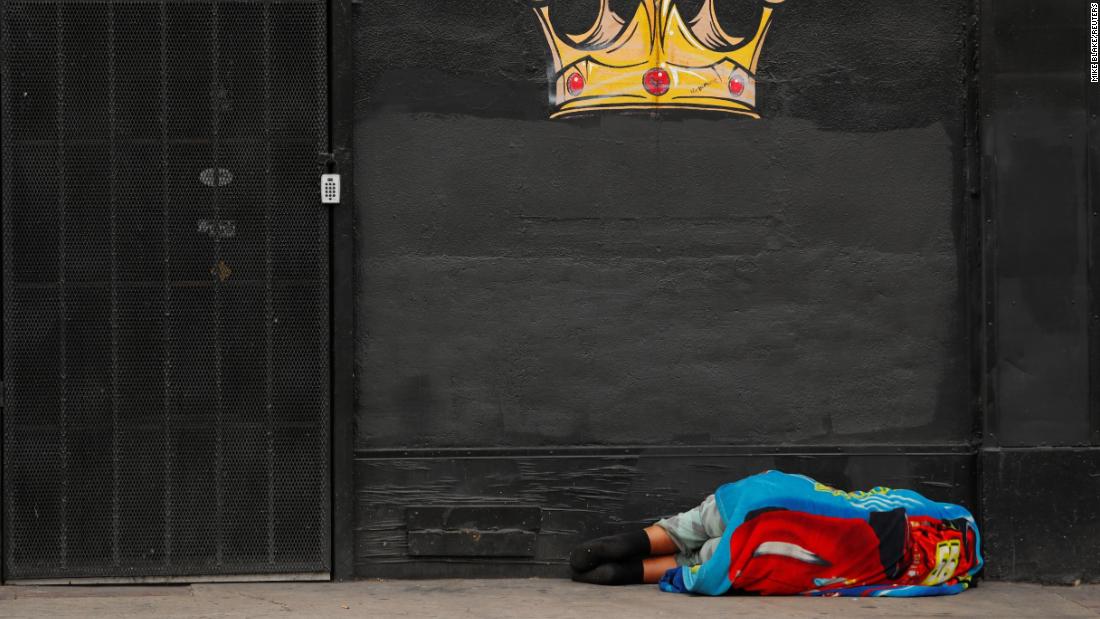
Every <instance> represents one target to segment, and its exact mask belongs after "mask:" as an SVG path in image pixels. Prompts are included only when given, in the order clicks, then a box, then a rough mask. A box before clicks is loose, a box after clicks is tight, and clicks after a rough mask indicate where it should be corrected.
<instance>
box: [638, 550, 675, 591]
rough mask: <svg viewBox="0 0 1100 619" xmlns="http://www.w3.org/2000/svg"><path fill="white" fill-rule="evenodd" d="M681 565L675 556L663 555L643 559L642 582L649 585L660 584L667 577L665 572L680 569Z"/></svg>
mask: <svg viewBox="0 0 1100 619" xmlns="http://www.w3.org/2000/svg"><path fill="white" fill-rule="evenodd" d="M679 565H680V564H679V563H677V562H676V557H675V556H674V555H663V556H660V557H650V558H648V559H643V560H642V572H643V573H642V582H644V583H645V584H647V585H652V584H656V583H659V582H661V577H662V576H664V575H665V572H667V571H669V570H671V569H674V568H676V567H679Z"/></svg>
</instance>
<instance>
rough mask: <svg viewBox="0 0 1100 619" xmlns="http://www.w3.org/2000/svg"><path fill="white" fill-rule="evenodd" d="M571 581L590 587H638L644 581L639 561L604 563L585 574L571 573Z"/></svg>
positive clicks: (643, 569)
mask: <svg viewBox="0 0 1100 619" xmlns="http://www.w3.org/2000/svg"><path fill="white" fill-rule="evenodd" d="M573 580H574V581H576V582H585V583H588V584H590V585H640V584H642V582H644V580H645V568H644V567H643V566H642V562H641V561H626V562H622V563H604V564H603V565H598V566H596V567H595V568H593V569H591V570H588V571H587V572H573Z"/></svg>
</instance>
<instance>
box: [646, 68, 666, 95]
mask: <svg viewBox="0 0 1100 619" xmlns="http://www.w3.org/2000/svg"><path fill="white" fill-rule="evenodd" d="M670 84H672V78H671V77H669V75H668V71H665V70H664V69H662V68H660V67H657V68H653V69H650V70H648V71H646V72H645V75H643V76H642V86H644V87H645V90H646V92H648V93H649V94H651V95H653V96H655V97H659V96H661V95H663V94H665V93H666V92H668V88H669V85H670Z"/></svg>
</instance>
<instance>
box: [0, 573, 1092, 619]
mask: <svg viewBox="0 0 1100 619" xmlns="http://www.w3.org/2000/svg"><path fill="white" fill-rule="evenodd" d="M734 615H736V616H739V617H872V616H880V615H897V616H904V617H1096V616H1100V585H1087V586H1081V587H1041V586H1037V585H1017V584H1008V583H983V584H982V585H981V586H980V587H979V588H977V589H974V590H972V591H968V592H966V593H963V594H962V595H958V596H955V597H945V598H925V599H915V600H905V599H890V600H886V599H812V598H750V597H726V598H697V597H688V596H681V595H672V594H667V593H661V592H660V591H658V590H657V588H656V587H641V586H640V587H618V588H605V587H593V586H586V585H578V584H574V583H572V582H569V581H565V580H543V579H531V580H433V581H378V580H367V581H360V582H352V583H263V584H207V585H190V586H135V587H12V586H9V587H0V617H5V618H8V617H35V618H38V617H73V618H76V617H80V618H84V617H109V618H111V619H126V618H130V617H165V618H175V617H187V618H193V617H209V618H223V617H233V618H237V617H341V618H345V619H346V618H349V617H378V618H384V617H524V618H528V617H531V618H547V619H549V618H558V617H584V618H588V619H610V618H612V617H675V618H677V619H683V618H684V617H691V616H703V617H728V616H734Z"/></svg>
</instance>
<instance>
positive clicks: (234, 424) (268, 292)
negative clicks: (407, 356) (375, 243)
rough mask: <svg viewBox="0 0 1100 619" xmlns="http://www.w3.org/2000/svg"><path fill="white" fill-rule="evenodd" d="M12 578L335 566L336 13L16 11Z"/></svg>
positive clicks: (104, 8)
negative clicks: (329, 201) (324, 191)
mask: <svg viewBox="0 0 1100 619" xmlns="http://www.w3.org/2000/svg"><path fill="white" fill-rule="evenodd" d="M0 6H2V11H3V15H2V18H3V79H2V86H3V97H4V99H3V113H2V117H3V166H4V167H3V295H4V298H3V308H4V328H3V338H4V340H3V372H4V386H5V390H4V395H5V402H4V404H5V406H4V409H3V422H4V423H3V448H4V451H3V473H4V474H3V516H4V521H3V535H4V539H3V542H4V543H3V556H4V577H5V578H7V579H11V580H18V579H44V578H78V577H93V578H104V577H107V578H110V577H131V576H143V577H149V576H152V577H157V576H201V575H241V574H287V573H295V574H302V573H311V574H323V573H327V571H328V569H329V537H330V518H329V500H330V491H329V455H328V454H329V447H328V446H329V430H328V428H329V380H330V374H329V323H328V320H329V307H328V299H329V289H328V286H329V284H328V282H329V276H328V247H329V245H328V216H327V213H326V211H325V210H324V207H322V206H321V205H320V204H319V196H318V189H317V187H318V184H317V183H318V177H319V174H320V173H321V171H322V169H321V167H322V164H321V162H320V159H319V153H321V152H323V151H325V150H327V148H326V146H327V131H326V127H327V114H326V108H327V90H326V88H327V79H326V75H327V50H326V47H327V43H326V22H327V16H326V9H325V5H324V3H323V0H266V1H260V0H224V1H210V0H162V1H160V2H155V1H153V2H150V1H146V0H114V1H113V2H103V1H101V0H100V1H74V0H60V1H59V0H0Z"/></svg>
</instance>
